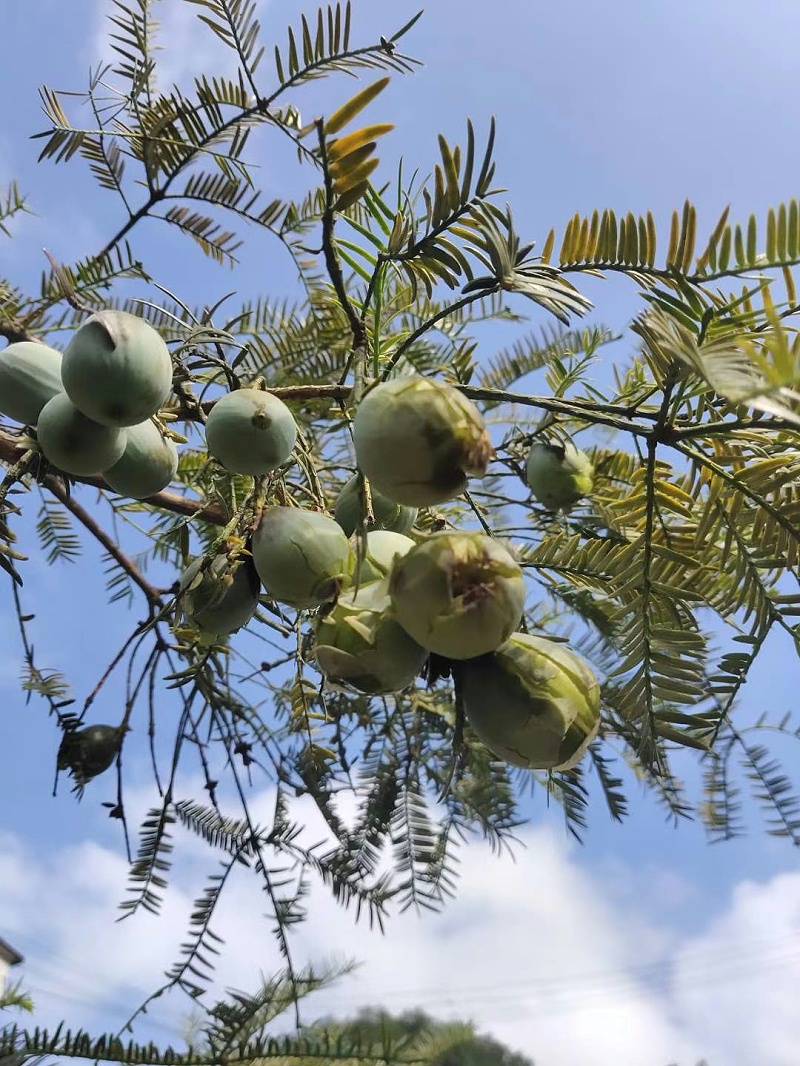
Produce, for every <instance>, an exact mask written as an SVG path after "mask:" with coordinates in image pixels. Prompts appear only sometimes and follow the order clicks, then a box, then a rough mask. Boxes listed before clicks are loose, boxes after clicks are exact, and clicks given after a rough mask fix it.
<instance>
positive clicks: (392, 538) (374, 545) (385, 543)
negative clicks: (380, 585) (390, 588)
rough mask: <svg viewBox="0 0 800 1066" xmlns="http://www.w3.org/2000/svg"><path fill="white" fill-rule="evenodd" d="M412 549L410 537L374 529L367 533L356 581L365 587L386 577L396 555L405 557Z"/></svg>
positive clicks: (412, 542) (412, 543)
mask: <svg viewBox="0 0 800 1066" xmlns="http://www.w3.org/2000/svg"><path fill="white" fill-rule="evenodd" d="M413 547H414V541H413V540H412V539H411V537H404V536H403V534H402V533H391V532H390V531H389V530H388V529H376V530H373V531H372V532H371V533H367V554H366V555H365V556H364V558H363V559H362V560H361V562H360V563H359V564H358V570H357V580H358V581H359V583H360V584H362V585H366V584H368V583H369V582H370V581H380V580H381V579H382V578H385V577H388V576H389V574H390V573H391V569H392V566H393V565H394V561H395V559H396V558H397V556H398V555H405V554H406V553H407V552H410V551H411V549H412V548H413Z"/></svg>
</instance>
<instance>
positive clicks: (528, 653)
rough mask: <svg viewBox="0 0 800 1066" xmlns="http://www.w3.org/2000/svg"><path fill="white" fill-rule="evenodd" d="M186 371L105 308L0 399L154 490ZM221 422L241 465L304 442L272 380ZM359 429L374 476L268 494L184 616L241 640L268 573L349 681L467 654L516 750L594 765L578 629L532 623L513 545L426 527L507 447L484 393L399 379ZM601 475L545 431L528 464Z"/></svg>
mask: <svg viewBox="0 0 800 1066" xmlns="http://www.w3.org/2000/svg"><path fill="white" fill-rule="evenodd" d="M171 382H172V366H171V360H170V355H169V352H168V350H167V348H166V345H165V344H164V342H163V340H162V339H161V338H160V336H159V335H158V333H156V331H155V330H154V329H152V327H151V326H149V325H148V324H147V323H146V322H144V321H143V320H142V319H140V318H137V317H136V316H133V315H129V314H125V313H122V312H117V311H102V312H99V313H97V314H95V315H93V316H92V318H90V319H89V320H88V321H87V322H86V323H85V324H84V325H83V326H81V328H80V329H79V330H78V331H77V332H76V334H75V336H74V338H73V339H72V341H71V343H70V344H69V346H68V347H67V349H66V351H65V352H64V355H63V358H62V357H61V356H60V354H59V353H58V352H56V351H54V350H53V349H51V348H48V347H46V346H44V345H41V344H30V343H17V344H12V345H10V346H9V347H8V348H6V349H5V350H4V351H3V352H0V411H2V413H4V414H6V415H9V416H10V417H12V418H15V419H17V420H18V421H20V422H22V423H24V424H26V425H35V427H36V434H37V440H38V444H39V447H40V449H41V451H42V453H43V454H44V456H45V457H46V458H47V459H48V460H49V462H51V463H52V464H53V465H54V466H56V467H57V468H59V469H60V470H62V471H65V472H66V473H68V474H74V475H84V476H85V475H87V474H102V475H103V477H104V478H105V480H106V481H107V482H108V484H109V485H110V486H111V487H112V488H114V489H115V490H116V491H118V492H120V493H121V494H123V495H126V496H131V497H134V498H138V499H143V498H146V497H147V496H150V495H152V494H153V493H155V492H158V491H160V489H162V488H164V487H165V486H166V485H167V484H169V482H170V480H171V479H172V477H173V476H174V474H175V470H176V466H177V453H176V450H175V447H174V445H173V444H172V442H171V441H169V440H167V439H165V437H164V436H163V434H162V432H161V430H160V428H159V426H158V425H157V424H156V422H154V421H153V420H152V419H153V416H154V415H156V414H157V412H158V410H159V407H160V406H161V405H162V404H163V403H164V401H165V400H166V398H167V396H168V395H169V392H170V388H171ZM205 429H206V443H207V447H208V452H209V454H210V455H211V456H213V457H214V458H215V459H216V460H217V461H218V462H219V463H220V464H221V465H222V466H223V467H225V469H227V470H228V471H230V472H232V473H237V474H249V475H263V474H266V473H268V472H269V471H271V470H275V469H277V468H278V467H280V466H281V465H283V464H284V463H286V462H287V461H288V460H290V458H291V456H292V452H293V450H294V447H295V443H296V440H297V426H296V424H295V421H294V418H293V416H292V414H291V411H290V410H289V408H288V407H287V406H286V405H285V404H284V403H283V402H282V401H281V400H280V399H279V398H278V397H276V396H274V395H272V394H270V393H269V392H266V391H264V390H263V389H259V388H240V389H237V390H235V391H233V392H230V393H228V394H226V395H225V396H223V397H222V398H221V399H219V400H218V401H217V402H216V403H215V404H214V405H213V407H212V409H211V411H210V414H209V416H208V420H207V423H206V427H205ZM353 441H354V445H355V451H356V460H357V463H358V468H359V470H360V474H358V475H356V476H355V477H353V478H352V479H351V480H350V481H349V482H348V483H347V484H346V485H345V486H344V488H343V489H342V491H341V494H340V496H339V498H338V500H337V503H336V506H335V511H334V515H335V517H330V516H329V515H327V514H324V513H322V512H319V511H309V510H304V509H301V508H299V507H293V506H270V507H267V508H266V509H264V511H263V513H262V514H261V516H260V521H259V525H258V528H257V529H256V531H255V533H254V534H253V537H252V542H251V543H250V544H249V545H248V549H247V550H244V551H242V550H241V547H240V546H236V545H234V546H233V548H232V549H230V550H229V551H223V552H222V553H221V554H219V555H218V556H216V557H214V558H211V559H196V560H194V561H193V562H192V563H191V564H190V565H189V566H188V567H187V569H186V570H185V571H184V573H183V575H182V578H181V581H180V590H179V594H178V597H177V620H176V625H177V626H178V627H179V630H180V629H181V627H185V626H189V627H190V629H191V630H192V631H193V632H194V633H195V634H197V633H199V635H200V637H201V639H203V640H205V641H207V642H215V641H219V640H224V639H225V638H227V637H228V636H229V635H230V634H231V633H233V632H236V631H237V630H238V629H240V628H241V627H242V626H244V625H246V624H247V623H248V622H249V621H250V619H251V618H252V617H253V615H254V614H255V612H256V610H257V607H258V604H259V597H260V595H261V593H262V586H263V588H264V589H265V590H266V594H267V595H268V597H269V598H270V599H272V600H274V601H277V602H278V603H282V604H286V605H287V606H290V607H293V608H295V609H297V610H313V611H316V612H317V613H316V616H315V619H314V636H313V650H312V653H311V654H312V656H313V658H314V660H315V662H316V664H317V666H318V668H319V669H320V671H321V672H322V674H323V675H324V676H325V677H326V678H327V680H328V681H329V682H330V683H331V684H336V685H343V686H349V687H352V688H354V689H356V690H359V691H361V692H365V693H371V694H379V693H384V694H385V693H396V692H399V691H401V690H403V689H405V688H407V687H408V686H410V685H412V684H413V683H414V680H415V678H416V677H417V676H418V675H419V674H420V673H421V671H422V670H423V668H424V666H425V664H426V662H427V660H428V659H429V658H430V656H431V655H436V656H438V657H440V658H441V659H444V660H447V661H448V662H449V663H450V665H451V669H452V671H453V673H454V675H455V676H456V677H457V680H458V682H459V685H460V688H461V691H462V694H463V702H464V708H465V711H466V714H467V717H468V719H469V721H470V722H471V724H472V726H473V728H474V729H475V732H476V733H477V734H478V735H479V736H480V737H481V738H482V739H483V740H484V741H485V743H486V744H487V745H488V746H489V747H490V748H492V749H493V750H494V751H495V752H496V753H497V754H498V755H500V756H502V757H503V758H504V759H506V760H507V761H509V762H511V763H513V764H515V765H519V766H525V767H531V768H538V769H552V768H555V769H564V768H567V767H569V766H571V765H574V763H575V762H576V761H577V760H578V759H580V757H581V756H582V755H583V753H584V752H585V750H586V747H587V746H588V744H589V743H591V741H592V740H593V738H594V737H595V736H596V734H597V730H598V727H599V687H598V684H597V681H596V679H595V677H594V675H593V674H592V672H591V671H590V670H589V668H588V666H587V665H586V664H585V662H584V661H583V660H582V659H581V658H580V657H579V656H577V655H575V654H574V653H573V652H571V651H569V650H568V649H567V648H565V647H564V645H563V644H559V643H556V642H554V641H552V640H548V639H545V638H541V637H535V636H531V635H529V634H526V633H521V632H517V630H518V627H519V626H520V624H521V623H522V616H523V611H524V606H525V580H524V576H523V572H522V569H521V567H520V566H519V564H518V562H517V561H516V560H515V558H514V557H513V555H512V554H511V552H510V551H509V550H508V549H507V548H506V547H504V546H503V545H502V544H501V543H500V542H499V541H498V540H497V539H495V538H493V537H490V536H487V535H484V534H483V533H474V532H458V531H456V532H440V533H434V534H432V535H422V534H420V535H419V536H418V537H417V538H416V539H412V537H411V536H409V535H408V534H410V533H411V532H412V530H413V527H414V524H415V522H416V518H417V508H420V507H431V506H435V505H437V504H441V503H445V502H447V501H448V500H453V499H455V498H456V497H457V496H459V495H460V494H461V493H463V491H464V490H465V488H466V485H467V478H468V477H469V476H470V475H475V476H481V475H483V474H485V472H486V469H487V466H488V464H489V460H490V459H491V457H492V446H491V441H490V439H489V435H488V433H487V430H486V427H485V424H484V421H483V418H482V416H481V414H480V412H479V411H478V409H477V408H476V407H475V406H474V404H473V403H472V402H471V401H470V400H469V399H467V398H466V397H465V396H464V395H463V394H462V393H461V392H460V391H459V390H458V389H455V388H453V387H451V386H450V385H447V384H445V383H442V382H438V381H434V380H432V379H430V378H424V377H420V376H409V377H400V378H396V379H393V380H391V381H387V382H384V383H382V384H379V385H376V386H374V387H373V388H372V389H370V390H369V391H368V392H367V393H366V395H365V396H364V398H363V399H362V401H361V402H360V404H359V405H358V407H357V410H356V413H355V418H354V421H353ZM593 474H594V471H593V467H592V464H591V461H590V460H589V458H588V457H587V456H586V455H585V454H584V453H583V452H581V451H579V450H578V449H577V448H576V447H575V446H574V445H573V444H571V443H570V442H565V443H553V442H547V443H541V442H536V443H534V444H533V446H532V447H531V450H530V453H529V456H528V462H527V469H526V479H527V482H528V484H529V486H530V488H531V490H532V491H533V493H534V495H535V496H536V497H537V498H538V499H539V500H540V502H541V503H543V504H544V505H545V506H546V507H548V508H550V509H551V510H558V509H564V508H568V507H570V506H572V505H573V504H574V503H575V502H576V501H577V500H578V499H579V498H580V497H582V496H584V495H586V494H587V493H588V492H590V491H591V488H592V483H593ZM364 479H366V480H364ZM367 485H368V486H369V490H368V492H369V497H368V498H369V501H370V503H371V510H372V516H373V523H372V525H371V527H370V529H369V531H368V532H367V533H366V537H365V538H363V540H362V539H360V538H357V537H355V536H354V534H355V532H356V529H357V528H358V527H360V526H362V524H363V517H364V515H365V513H366V509H367V508H366V502H367ZM359 548H361V549H362V550H359ZM364 549H365V550H364Z"/></svg>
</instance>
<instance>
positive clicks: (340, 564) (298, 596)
mask: <svg viewBox="0 0 800 1066" xmlns="http://www.w3.org/2000/svg"><path fill="white" fill-rule="evenodd" d="M253 558H254V560H255V564H256V570H258V576H259V577H260V578H261V582H262V584H263V585H264V588H265V589H266V590H267V592H268V593H269V595H270V596H271V597H272V598H273V599H275V600H278V601H280V602H281V603H285V604H288V606H290V607H296V608H297V609H298V610H309V609H311V608H312V607H321V606H322V604H323V603H330V602H331V601H332V600H335V599H336V597H337V595H338V594H339V590H340V589H342V588H344V586H345V585H347V584H348V583H349V582H350V580H351V579H352V576H353V569H354V565H355V557H354V555H353V553H352V551H351V549H350V542H349V541H348V539H347V537H346V536H345V535H344V532H343V530H342V528H341V526H340V525H339V524H338V523H337V522H334V520H333V519H332V518H329V517H328V516H327V515H324V514H321V513H320V512H319V511H303V510H301V509H300V508H299V507H267V508H266V510H265V511H264V514H263V516H262V518H261V523H260V525H259V527H258V529H257V530H256V533H255V535H254V537H253Z"/></svg>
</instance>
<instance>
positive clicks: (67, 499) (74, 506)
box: [47, 478, 162, 610]
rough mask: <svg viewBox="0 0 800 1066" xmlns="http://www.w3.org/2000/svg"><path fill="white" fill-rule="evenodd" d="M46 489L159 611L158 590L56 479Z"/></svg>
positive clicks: (154, 608) (49, 482)
mask: <svg viewBox="0 0 800 1066" xmlns="http://www.w3.org/2000/svg"><path fill="white" fill-rule="evenodd" d="M47 488H48V489H49V491H50V492H52V494H53V495H54V496H55V498H56V499H57V500H59V502H60V503H62V504H63V505H64V507H66V509H67V510H68V511H69V512H70V513H71V514H73V515H74V516H75V517H76V518H77V519H78V521H79V522H80V523H81V525H82V526H83V527H84V528H85V529H87V530H88V531H89V532H90V533H91V534H92V536H93V537H94V538H95V540H96V541H98V542H99V543H100V544H101V545H102V546H103V547H104V548H105V550H106V551H107V552H108V554H109V555H110V556H111V558H112V559H114V561H115V562H117V563H118V564H119V565H120V566H121V567H122V569H123V570H124V571H125V573H126V574H127V575H128V577H129V578H130V579H131V581H133V583H134V584H135V585H138V586H139V588H140V589H141V590H142V592H143V593H144V594H145V596H146V597H147V602H148V603H149V605H150V608H151V610H160V608H161V606H162V603H161V596H160V594H159V592H158V589H156V588H155V587H154V586H153V585H151V584H150V582H149V581H148V580H147V578H146V577H145V576H144V574H142V572H141V570H140V569H139V567H138V566H137V565H136V564H135V563H134V562H133V560H132V559H130V558H129V557H128V556H127V555H126V554H125V552H123V551H122V549H121V548H120V547H118V545H116V544H115V543H114V541H113V540H112V539H111V537H110V536H109V535H108V533H106V531H105V530H104V529H102V528H101V527H100V526H99V525H98V524H97V522H95V520H94V519H93V518H92V516H91V515H90V514H89V512H88V511H86V510H85V509H84V508H83V507H81V505H80V504H79V503H78V501H77V500H75V499H73V498H72V496H70V495H69V494H68V493H67V491H66V489H65V488H64V487H63V485H61V483H60V482H59V481H58V479H57V478H50V479H48V483H47Z"/></svg>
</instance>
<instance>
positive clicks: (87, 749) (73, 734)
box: [57, 725, 125, 787]
mask: <svg viewBox="0 0 800 1066" xmlns="http://www.w3.org/2000/svg"><path fill="white" fill-rule="evenodd" d="M124 735H125V734H124V731H123V730H122V729H121V728H120V727H119V726H113V725H90V726H86V727H85V728H84V729H70V730H67V731H66V732H65V733H64V736H63V738H62V740H61V744H60V746H59V749H58V758H57V766H58V769H59V770H68V771H69V772H70V773H71V774H72V776H73V777H74V778H75V781H76V783H77V785H78V786H79V787H83V785H85V784H86V782H87V781H91V779H92V778H93V777H97V776H98V775H99V774H102V773H103V772H104V771H106V770H107V769H108V768H109V766H110V765H111V764H112V763H113V761H114V759H116V757H117V755H118V754H119V750H120V747H121V746H122V739H123V737H124Z"/></svg>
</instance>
